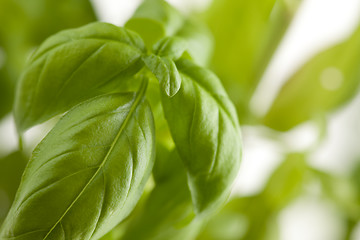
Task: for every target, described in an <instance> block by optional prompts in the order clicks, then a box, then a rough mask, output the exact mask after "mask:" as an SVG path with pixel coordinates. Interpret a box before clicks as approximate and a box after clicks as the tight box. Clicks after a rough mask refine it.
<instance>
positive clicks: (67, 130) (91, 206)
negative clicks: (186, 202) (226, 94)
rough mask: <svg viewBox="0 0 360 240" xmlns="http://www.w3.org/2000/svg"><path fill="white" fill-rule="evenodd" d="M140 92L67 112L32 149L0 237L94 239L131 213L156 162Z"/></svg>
mask: <svg viewBox="0 0 360 240" xmlns="http://www.w3.org/2000/svg"><path fill="white" fill-rule="evenodd" d="M144 93H145V91H140V92H139V93H138V94H130V93H129V94H110V95H103V96H100V97H96V98H93V99H91V100H89V101H86V102H84V103H81V104H79V105H78V106H76V107H75V108H73V109H71V110H70V111H69V112H68V113H67V114H65V115H64V117H63V118H62V119H61V120H60V121H59V122H58V123H57V124H56V126H55V127H54V128H53V129H52V130H51V131H50V133H49V134H48V135H47V136H46V137H45V138H44V139H43V140H42V142H41V143H40V144H39V145H38V146H37V147H36V149H35V150H34V152H33V155H32V158H31V160H30V162H29V164H28V166H27V168H26V170H25V173H24V175H23V178H22V182H21V184H20V187H19V190H18V192H17V195H16V198H15V201H14V204H13V205H12V207H11V210H10V212H9V214H8V216H7V218H6V220H5V222H4V225H3V227H2V231H1V233H0V238H1V239H13V240H20V239H43V240H45V239H98V238H100V237H101V236H103V235H104V234H106V233H107V232H108V231H110V230H111V229H112V228H113V227H114V226H116V225H117V224H118V223H119V222H121V221H122V220H123V219H124V218H126V217H127V216H128V214H129V213H130V212H131V211H132V209H133V208H134V206H135V205H136V203H137V201H138V199H139V198H140V196H141V194H142V192H143V189H144V186H145V183H146V182H147V180H148V177H149V176H150V173H151V169H152V166H153V160H154V152H155V151H154V145H155V144H154V141H155V140H154V123H153V117H152V113H151V110H150V107H149V105H148V103H147V102H146V101H145V100H144V98H143V96H144Z"/></svg>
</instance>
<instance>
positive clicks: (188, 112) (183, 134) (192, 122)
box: [162, 60, 241, 213]
mask: <svg viewBox="0 0 360 240" xmlns="http://www.w3.org/2000/svg"><path fill="white" fill-rule="evenodd" d="M177 67H178V69H179V72H180V75H181V78H182V84H181V88H180V90H179V92H178V93H177V94H176V95H175V96H174V97H172V98H169V97H167V95H165V94H162V103H163V107H164V113H165V117H166V119H167V122H168V124H169V128H170V131H171V135H172V136H173V139H174V142H175V144H176V148H177V150H178V152H179V154H180V156H181V158H182V160H183V162H184V164H185V167H186V169H187V172H188V181H189V186H190V191H191V194H192V200H193V204H194V206H195V210H196V211H197V213H199V212H202V211H204V210H210V209H212V210H214V209H216V208H218V207H219V206H220V205H221V204H223V203H224V202H225V201H226V199H227V197H228V195H229V193H230V189H231V185H232V182H233V180H234V178H235V177H236V174H237V172H238V169H239V164H240V157H241V139H240V128H239V124H238V119H237V115H236V111H235V108H234V106H233V105H232V103H231V102H230V100H229V98H228V97H227V94H226V92H225V90H224V89H223V87H222V85H221V83H220V81H219V79H218V78H217V77H216V76H215V75H214V74H212V73H211V72H210V71H208V70H205V69H203V68H201V67H197V66H196V65H194V64H192V63H191V62H190V61H188V60H180V61H178V62H177Z"/></svg>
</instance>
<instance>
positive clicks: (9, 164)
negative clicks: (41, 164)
mask: <svg viewBox="0 0 360 240" xmlns="http://www.w3.org/2000/svg"><path fill="white" fill-rule="evenodd" d="M26 162H27V159H26V157H25V156H24V155H23V154H22V153H21V152H14V153H12V154H10V155H8V156H6V157H4V158H2V159H0V225H1V223H2V221H3V220H4V218H5V216H6V213H7V212H8V210H9V209H10V206H11V203H12V202H13V200H14V197H15V193H16V190H17V188H18V187H19V184H20V179H21V175H22V173H23V171H24V169H25V166H26Z"/></svg>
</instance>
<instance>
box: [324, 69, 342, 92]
mask: <svg viewBox="0 0 360 240" xmlns="http://www.w3.org/2000/svg"><path fill="white" fill-rule="evenodd" d="M343 81H344V76H343V74H342V72H341V71H340V70H339V69H337V68H334V67H330V68H326V69H325V70H324V71H323V72H322V73H321V76H320V82H321V85H322V86H323V87H324V88H325V89H327V90H329V91H335V90H337V89H339V88H340V87H341V84H342V83H343Z"/></svg>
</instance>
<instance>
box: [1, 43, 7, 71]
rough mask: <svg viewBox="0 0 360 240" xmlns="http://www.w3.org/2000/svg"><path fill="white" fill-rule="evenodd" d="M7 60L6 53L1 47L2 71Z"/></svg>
mask: <svg viewBox="0 0 360 240" xmlns="http://www.w3.org/2000/svg"><path fill="white" fill-rule="evenodd" d="M5 59H6V53H5V51H4V49H3V48H2V47H0V69H1V68H2V67H3V66H4V64H5Z"/></svg>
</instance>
